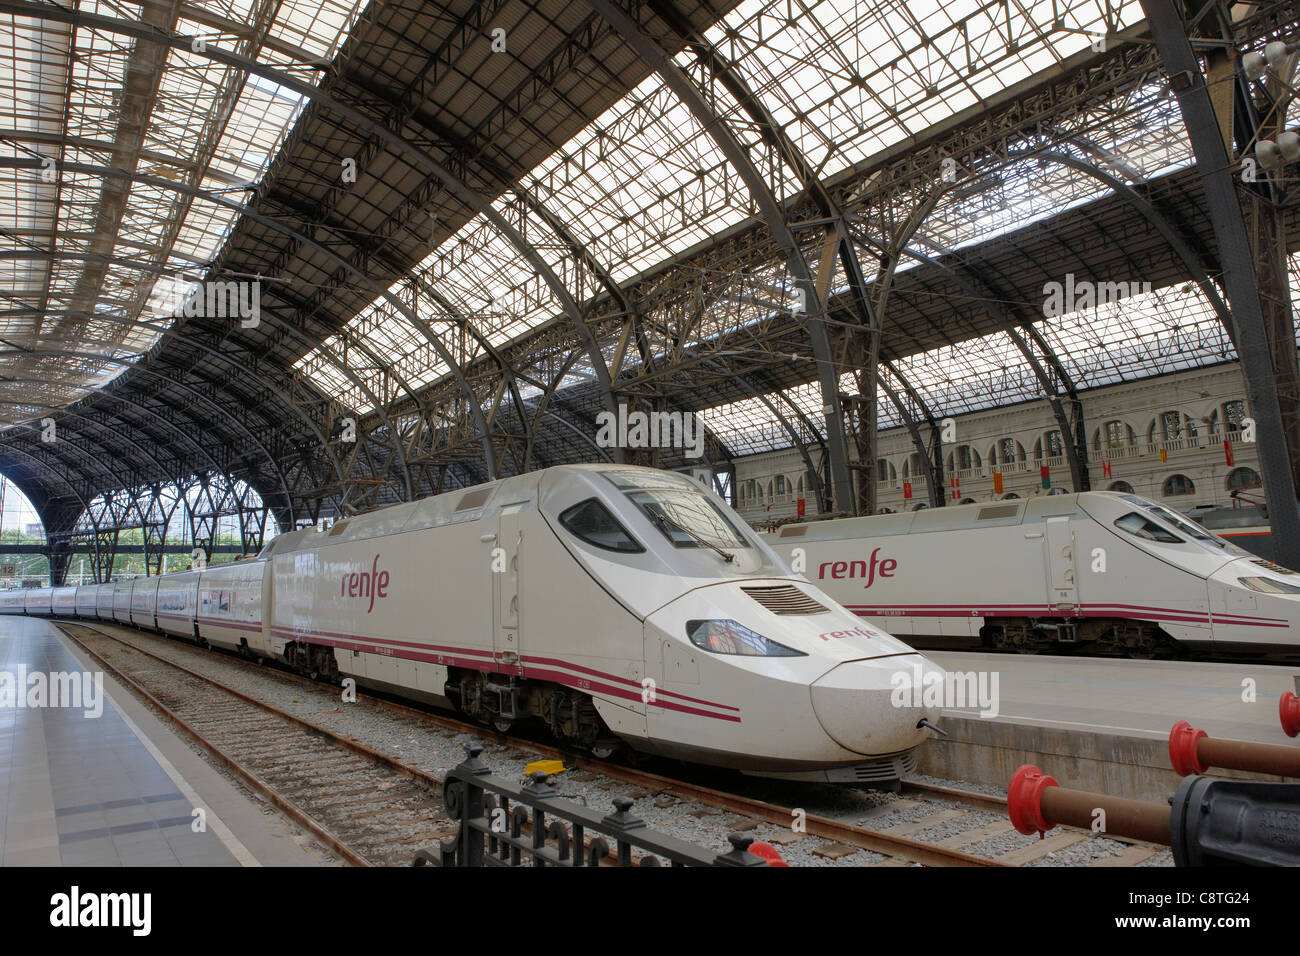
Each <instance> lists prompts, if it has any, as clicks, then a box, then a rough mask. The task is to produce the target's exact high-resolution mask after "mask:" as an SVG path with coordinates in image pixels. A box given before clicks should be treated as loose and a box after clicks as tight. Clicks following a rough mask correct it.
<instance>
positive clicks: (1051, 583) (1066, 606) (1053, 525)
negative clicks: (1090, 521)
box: [1046, 517, 1079, 611]
mask: <svg viewBox="0 0 1300 956" xmlns="http://www.w3.org/2000/svg"><path fill="white" fill-rule="evenodd" d="M1046 537H1047V544H1046V546H1047V603H1048V604H1049V605H1050V606H1051V607H1052V608H1053V609H1055V610H1067V611H1068V610H1073V609H1074V608H1075V607H1077V605H1078V600H1079V599H1078V594H1077V592H1076V590H1075V573H1074V529H1073V527H1072V526H1071V522H1070V519H1069V518H1068V517H1060V518H1048V519H1047V536H1046Z"/></svg>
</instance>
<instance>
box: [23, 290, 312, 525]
mask: <svg viewBox="0 0 1300 956" xmlns="http://www.w3.org/2000/svg"><path fill="white" fill-rule="evenodd" d="M2 315H3V314H2V313H0V317H2ZM11 351H16V352H27V351H36V352H39V353H40V354H42V355H55V356H60V357H65V358H80V359H87V360H94V361H97V362H104V363H106V364H109V365H120V366H122V367H123V368H133V369H135V373H136V374H137V375H148V376H151V377H154V378H157V379H159V380H160V381H162V382H165V383H167V385H169V386H172V387H175V388H179V389H181V390H182V391H183V392H185V393H187V394H188V395H190V396H192V397H193V398H194V399H196V400H197V401H200V402H203V403H205V404H207V405H210V406H211V407H212V408H214V409H216V410H217V412H218V413H220V414H221V415H223V416H224V417H225V418H226V419H228V420H229V421H231V422H234V423H235V424H236V425H237V426H238V427H239V429H240V430H241V431H242V432H243V433H244V435H245V436H246V437H247V438H248V439H249V440H250V441H251V442H252V443H253V445H254V446H255V447H256V448H257V449H258V450H259V451H261V453H262V454H263V455H264V456H266V458H267V460H268V461H270V462H271V465H272V467H273V468H274V469H275V472H276V474H277V475H278V476H279V479H280V490H281V491H282V492H283V493H284V495H285V498H286V500H287V499H288V498H289V497H290V494H289V485H288V483H287V482H286V481H285V477H284V472H283V470H282V469H281V468H280V463H279V461H278V460H277V459H276V458H275V456H274V455H272V454H271V451H270V450H269V449H268V448H267V447H266V446H265V445H263V444H262V441H261V439H259V438H258V437H257V435H256V434H254V433H253V432H252V431H251V430H250V429H249V428H248V426H247V425H245V424H244V423H243V422H241V421H240V420H239V419H238V418H236V417H235V416H233V415H231V414H230V413H229V412H228V411H226V410H225V409H223V408H222V407H221V406H220V405H218V404H217V403H216V402H214V401H212V399H210V398H209V397H208V396H206V395H204V394H203V393H202V392H201V391H199V390H198V389H196V388H192V387H190V386H189V385H186V384H185V383H184V382H181V381H178V380H176V379H173V378H169V377H168V376H166V375H163V374H162V373H161V372H158V371H156V370H154V369H151V368H146V367H144V366H142V365H140V364H139V363H138V362H132V361H130V360H128V359H118V358H112V357H109V356H105V355H100V354H99V353H97V352H74V351H68V350H64V349H46V348H38V349H34V350H32V349H12V350H11V349H0V357H3V356H4V355H6V354H8V353H10V352H11ZM217 354H218V355H220V354H221V353H217ZM232 361H233V359H232ZM187 374H190V375H194V376H195V377H196V378H198V379H199V381H200V382H203V383H205V384H208V385H214V384H215V383H213V382H211V381H210V380H209V379H205V378H203V377H202V376H200V375H198V374H197V373H196V372H194V371H193V370H189V371H188V373H187ZM295 410H296V409H295ZM60 411H62V409H60ZM182 411H186V412H187V414H188V410H186V409H182ZM192 420H193V421H194V422H195V424H199V420H198V419H192ZM203 424H204V425H205V426H206V427H211V422H210V421H204V422H203ZM322 437H323V436H322Z"/></svg>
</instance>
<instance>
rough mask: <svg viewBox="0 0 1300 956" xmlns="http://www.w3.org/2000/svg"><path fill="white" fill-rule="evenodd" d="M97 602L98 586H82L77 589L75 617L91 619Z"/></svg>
mask: <svg viewBox="0 0 1300 956" xmlns="http://www.w3.org/2000/svg"><path fill="white" fill-rule="evenodd" d="M98 601H99V585H98V584H82V585H79V586H78V587H77V601H76V607H77V617H81V618H93V617H94V616H95V614H96V608H97V607H98Z"/></svg>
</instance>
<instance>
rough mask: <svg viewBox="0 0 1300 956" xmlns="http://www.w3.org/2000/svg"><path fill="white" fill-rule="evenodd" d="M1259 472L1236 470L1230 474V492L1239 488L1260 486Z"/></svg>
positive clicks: (1247, 469)
mask: <svg viewBox="0 0 1300 956" xmlns="http://www.w3.org/2000/svg"><path fill="white" fill-rule="evenodd" d="M1259 483H1260V482H1259V472H1257V471H1256V470H1255V469H1254V468H1245V467H1242V468H1234V469H1232V471H1230V472H1228V480H1227V482H1226V485H1227V488H1228V490H1229V491H1236V490H1237V489H1239V488H1252V487H1256V486H1258V485H1259Z"/></svg>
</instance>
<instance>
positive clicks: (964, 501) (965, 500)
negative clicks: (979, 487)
mask: <svg viewBox="0 0 1300 956" xmlns="http://www.w3.org/2000/svg"><path fill="white" fill-rule="evenodd" d="M957 504H959V505H973V504H975V499H974V498H963V499H962V500H961V501H959V502H957Z"/></svg>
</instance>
